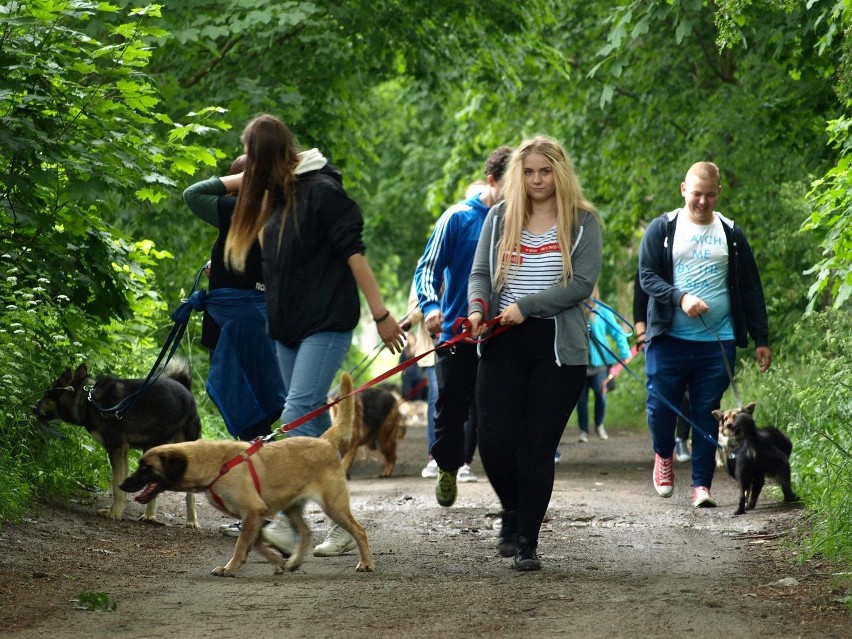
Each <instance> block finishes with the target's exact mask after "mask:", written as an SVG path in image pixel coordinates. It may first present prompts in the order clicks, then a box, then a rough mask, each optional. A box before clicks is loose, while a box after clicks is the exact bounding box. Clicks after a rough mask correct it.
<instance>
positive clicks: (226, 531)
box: [219, 521, 243, 537]
mask: <svg viewBox="0 0 852 639" xmlns="http://www.w3.org/2000/svg"><path fill="white" fill-rule="evenodd" d="M242 528H243V522H241V521H235V522H234V523H232V524H222V525H221V526H219V532H220V533H222V534H223V535H225V536H226V537H239V536H240V532H241V531H242Z"/></svg>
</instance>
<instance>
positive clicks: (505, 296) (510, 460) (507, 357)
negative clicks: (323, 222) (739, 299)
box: [468, 136, 602, 570]
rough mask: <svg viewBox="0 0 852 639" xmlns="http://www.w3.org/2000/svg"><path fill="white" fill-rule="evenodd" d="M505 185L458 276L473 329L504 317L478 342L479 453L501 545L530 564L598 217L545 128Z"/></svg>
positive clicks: (569, 398) (568, 401)
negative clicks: (467, 270)
mask: <svg viewBox="0 0 852 639" xmlns="http://www.w3.org/2000/svg"><path fill="white" fill-rule="evenodd" d="M504 197H505V200H504V201H503V202H502V203H500V204H498V205H496V206H495V207H493V208H492V209H491V211H490V212H489V213H488V217H487V218H486V220H485V224H484V226H483V228H482V235H481V236H480V239H479V244H478V246H477V249H476V254H475V257H474V261H473V269H472V271H471V275H470V282H469V284H468V303H469V308H470V313H469V316H468V319H469V320H470V323H471V325H472V326H473V332H474V334H475V335H481V334H483V332H484V326H483V325H482V322H483V320H484V319H490V318H493V317H499V318H500V324H501V325H504V326H508V327H510V328H509V330H507V331H505V332H504V333H502V334H500V335H498V336H495V337H494V338H493V339H490V340H489V341H487V342H486V343H484V344H482V346H481V349H480V350H481V360H480V364H479V370H478V375H477V384H476V400H477V410H478V414H479V454H480V457H481V459H482V465H483V467H484V469H485V472H486V474H487V475H488V479H489V480H490V481H491V485H492V486H493V487H494V490H495V492H496V493H497V496H498V497H499V499H500V503H501V504H502V506H503V515H502V527H501V531H500V535H499V538H498V543H497V549H498V551H499V553H500V554H501V555H502V556H504V557H511V556H514V567H515V568H516V569H518V570H539V569H540V568H541V562H540V560H539V558H538V555H537V552H536V549H537V546H538V534H539V529H540V527H541V522H542V520H543V519H544V515H545V513H546V511H547V506H548V504H549V502H550V496H551V493H552V491H553V479H554V465H553V458H554V453H555V451H556V447H557V446H558V444H559V440H560V438H561V437H562V432H563V430H564V429H565V423H566V422H567V421H568V418H569V416H570V415H571V411H572V410H573V408H574V406H575V405H576V403H577V398H578V397H579V395H580V391H581V390H582V388H583V385H584V384H585V381H586V365H587V363H588V361H589V339H588V330H587V328H586V319H585V316H584V313H583V307H582V304H581V303H582V301H583V300H585V299H586V298H588V297H589V296H590V295H591V294H592V289H593V288H594V286H595V282H596V281H597V279H598V275H599V274H600V269H601V259H602V255H601V253H602V248H601V226H600V219H599V217H598V215H597V212H596V211H595V208H594V206H593V205H592V204H591V203H590V202H588V201H587V200H586V199H585V197H584V196H583V192H582V189H581V187H580V183H579V181H578V179H577V175H576V173H575V171H574V166H573V164H572V162H571V160H570V158H569V157H568V156H567V155H566V153H565V151H564V150H563V148H562V147H561V146H560V144H559V143H558V142H557V141H556V140H554V139H553V138H549V137H546V136H538V137H535V138H533V139H530V140H526V141H525V142H523V143H522V144H521V145H520V146H519V147H518V149H517V150H516V151H515V153H514V155H513V156H512V160H511V162H510V164H509V168H508V171H507V174H506V178H505V190H504Z"/></svg>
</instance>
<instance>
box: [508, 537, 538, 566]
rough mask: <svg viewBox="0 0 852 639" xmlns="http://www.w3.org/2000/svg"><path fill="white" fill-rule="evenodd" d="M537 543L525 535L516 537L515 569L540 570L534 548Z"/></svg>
mask: <svg viewBox="0 0 852 639" xmlns="http://www.w3.org/2000/svg"><path fill="white" fill-rule="evenodd" d="M537 545H538V543H537V542H536V541H533V540H532V539H528V538H526V537H520V536H519V537H518V547H517V550H516V552H515V566H514V567H515V570H541V561H539V558H538V555H536V552H535V549H536V546H537Z"/></svg>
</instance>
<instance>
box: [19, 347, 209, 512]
mask: <svg viewBox="0 0 852 639" xmlns="http://www.w3.org/2000/svg"><path fill="white" fill-rule="evenodd" d="M144 381H145V380H144V379H121V378H118V377H109V376H104V377H99V378H98V379H97V380H95V379H94V378H93V377H90V376H89V371H88V368H87V367H86V365H85V364H80V366H78V367H77V370H75V371H73V372H72V371H71V369H70V368H66V369H65V372H64V373H62V375H60V376H59V378H58V379H57V380H56V381H55V382H53V384H52V385H51V387H50V388H48V389H47V390H46V391H45V392H44V396H43V397H42V398H41V399H40V400H39V401H38V403H37V404H36V405H35V406H34V410H35V413H36V416H37V417H38V419H39V420H41V421H50V420H54V419H61V420H62V421H64V422H67V423H69V424H76V425H78V426H84V427H85V428H86V430H87V431H89V433H90V434H91V435H92V437H93V438H94V439H95V440H96V441H97V442H98V443H99V444H101V445H102V446H103V447H104V448H105V449H106V451H107V454H108V455H109V461H110V465H111V466H112V496H113V502H112V507H110V508H109V509H108V510H101V511H99V512H100V513H101V514H102V515H106V516H107V517H110V518H111V519H121V517H122V515H123V514H124V507H125V505H126V503H127V494H126V493H125V492H124V491H122V490H121V489H120V488H119V486H120V484H121V482H123V481H124V480H125V478H126V477H127V475H128V463H127V453H128V451H129V449H131V448H137V449H140V450H143V451H145V450H148V449H149V448H153V447H154V446H159V445H160V444H171V443H178V442H186V441H194V440H196V439H198V438H199V437H200V436H201V420H200V419H199V417H198V409H197V408H196V406H195V398H194V397H193V395H192V392H191V391H190V385H191V382H192V376H191V375H190V371H189V366H188V365H187V363H186V362H185V361H184V360H180V359H173V360H171V361H170V362H169V364H168V366H166V369H165V370H164V371H163V373H162V375H161V376H160V378H159V379H158V380H157V381H156V382H155V383H154V384H153V385H152V386H151V387H150V388H149V389H148V391H146V392H145V393H143V394H142V395H140V396H139V397H138V398H136V401H135V402H134V403H133V404H132V405H131V406H130V407H129V408H127V410H126V411H124V412H123V414H122V415H121V418H118V417H116V416H115V414H109V413H107V414H106V415H104V414H101V412H100V410H99V408H97V407H100V408H103V409H107V408H111V407H113V406H116V405H117V404H118V403H119V402H120V401H121V400H122V399H124V398H125V397H128V396H129V395H131V394H132V393H134V392H135V391H136V390H138V389H139V387H140V386H141V385H142V383H143V382H144ZM96 406H97V407H96ZM142 519H143V520H146V521H152V522H156V521H157V502H156V500H154V501H151V502H150V503H149V504H148V505H147V506H146V508H145V514H144V515H143V516H142ZM186 525H187V526H189V527H191V528H198V527H199V525H198V518H197V516H196V514H195V495H194V494H193V493H187V494H186Z"/></svg>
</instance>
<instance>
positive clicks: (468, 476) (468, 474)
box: [456, 464, 479, 484]
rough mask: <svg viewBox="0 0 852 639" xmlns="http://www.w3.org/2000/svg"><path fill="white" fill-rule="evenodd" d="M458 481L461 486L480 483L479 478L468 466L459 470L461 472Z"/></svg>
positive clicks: (457, 477) (457, 476)
mask: <svg viewBox="0 0 852 639" xmlns="http://www.w3.org/2000/svg"><path fill="white" fill-rule="evenodd" d="M456 481H457V482H459V483H461V484H467V483H470V482H474V481H479V478H478V477H477V476H476V475H474V474H473V471H472V470H471V469H470V466H469V465H468V464H465V465H464V466H462V467H461V468H459V472H458V473H457V474H456Z"/></svg>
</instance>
